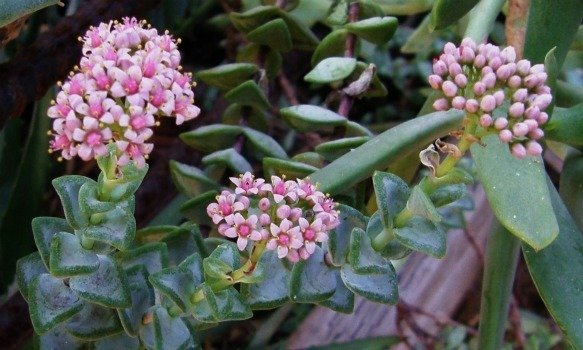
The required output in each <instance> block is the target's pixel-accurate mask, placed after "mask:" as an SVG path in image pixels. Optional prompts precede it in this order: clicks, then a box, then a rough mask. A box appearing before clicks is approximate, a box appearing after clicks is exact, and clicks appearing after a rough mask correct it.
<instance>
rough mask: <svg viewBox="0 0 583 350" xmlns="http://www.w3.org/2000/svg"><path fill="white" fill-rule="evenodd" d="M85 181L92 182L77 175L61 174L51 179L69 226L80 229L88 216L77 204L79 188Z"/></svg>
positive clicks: (87, 219)
mask: <svg viewBox="0 0 583 350" xmlns="http://www.w3.org/2000/svg"><path fill="white" fill-rule="evenodd" d="M86 182H94V181H93V180H91V179H90V178H88V177H85V176H79V175H67V176H61V177H58V178H56V179H54V180H53V187H54V188H55V190H56V191H57V194H58V195H59V198H61V203H62V204H63V211H64V212H65V218H66V219H67V222H68V223H69V225H71V227H73V228H75V229H80V228H83V227H85V226H87V224H88V221H89V218H88V217H87V216H86V215H84V214H83V213H82V212H81V207H80V206H79V190H80V189H81V186H83V184H85V183H86Z"/></svg>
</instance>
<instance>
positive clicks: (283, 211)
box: [275, 204, 291, 219]
mask: <svg viewBox="0 0 583 350" xmlns="http://www.w3.org/2000/svg"><path fill="white" fill-rule="evenodd" d="M290 214H291V208H290V207H289V205H286V204H284V205H282V206H281V207H279V208H277V210H276V211H275V215H277V217H278V218H280V219H287V218H288V217H289V216H290Z"/></svg>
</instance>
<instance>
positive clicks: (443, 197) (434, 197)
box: [429, 184, 468, 217]
mask: <svg viewBox="0 0 583 350" xmlns="http://www.w3.org/2000/svg"><path fill="white" fill-rule="evenodd" d="M467 194H468V188H467V187H466V185H464V184H455V185H447V186H443V187H440V188H438V189H436V190H435V191H433V192H432V193H431V195H430V196H429V198H430V199H431V202H433V205H434V206H435V207H438V208H439V207H441V206H444V205H447V204H450V203H453V202H455V201H457V200H459V199H461V198H463V197H465V196H466V195H467ZM439 216H440V217H441V215H439Z"/></svg>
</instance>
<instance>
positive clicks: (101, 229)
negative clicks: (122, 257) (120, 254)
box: [82, 197, 136, 250]
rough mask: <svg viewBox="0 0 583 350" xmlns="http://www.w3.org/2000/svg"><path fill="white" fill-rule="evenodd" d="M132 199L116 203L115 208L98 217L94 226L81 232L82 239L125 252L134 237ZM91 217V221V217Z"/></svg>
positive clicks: (134, 222)
mask: <svg viewBox="0 0 583 350" xmlns="http://www.w3.org/2000/svg"><path fill="white" fill-rule="evenodd" d="M133 203H134V198H133V197H131V198H130V199H128V200H127V201H124V202H118V203H116V204H115V208H114V209H112V210H109V211H107V212H104V213H100V214H95V215H99V219H98V220H97V222H96V224H94V225H92V226H89V227H87V228H86V229H84V230H83V231H82V234H83V237H84V238H90V239H93V240H96V241H99V242H103V243H107V244H109V245H111V246H114V247H115V248H117V249H119V250H126V249H128V248H129V247H130V245H131V244H132V243H133V242H134V237H135V236H136V219H135V218H134V213H133V207H134V205H133ZM95 215H94V216H92V220H93V217H95Z"/></svg>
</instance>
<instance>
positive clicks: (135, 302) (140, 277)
mask: <svg viewBox="0 0 583 350" xmlns="http://www.w3.org/2000/svg"><path fill="white" fill-rule="evenodd" d="M126 273H127V276H128V282H129V285H130V296H131V299H132V305H131V307H129V308H125V309H117V314H118V316H119V319H120V321H121V323H122V325H123V328H124V330H125V332H126V333H127V334H129V335H130V336H132V337H135V336H136V335H137V334H138V331H139V329H140V327H141V326H142V316H143V315H144V313H145V312H146V311H147V310H148V309H149V308H150V307H151V306H152V305H154V302H155V297H154V290H153V289H152V287H151V286H150V284H149V283H148V271H147V270H146V268H145V267H144V266H143V265H137V266H134V267H132V268H130V269H128V270H127V271H126Z"/></svg>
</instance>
